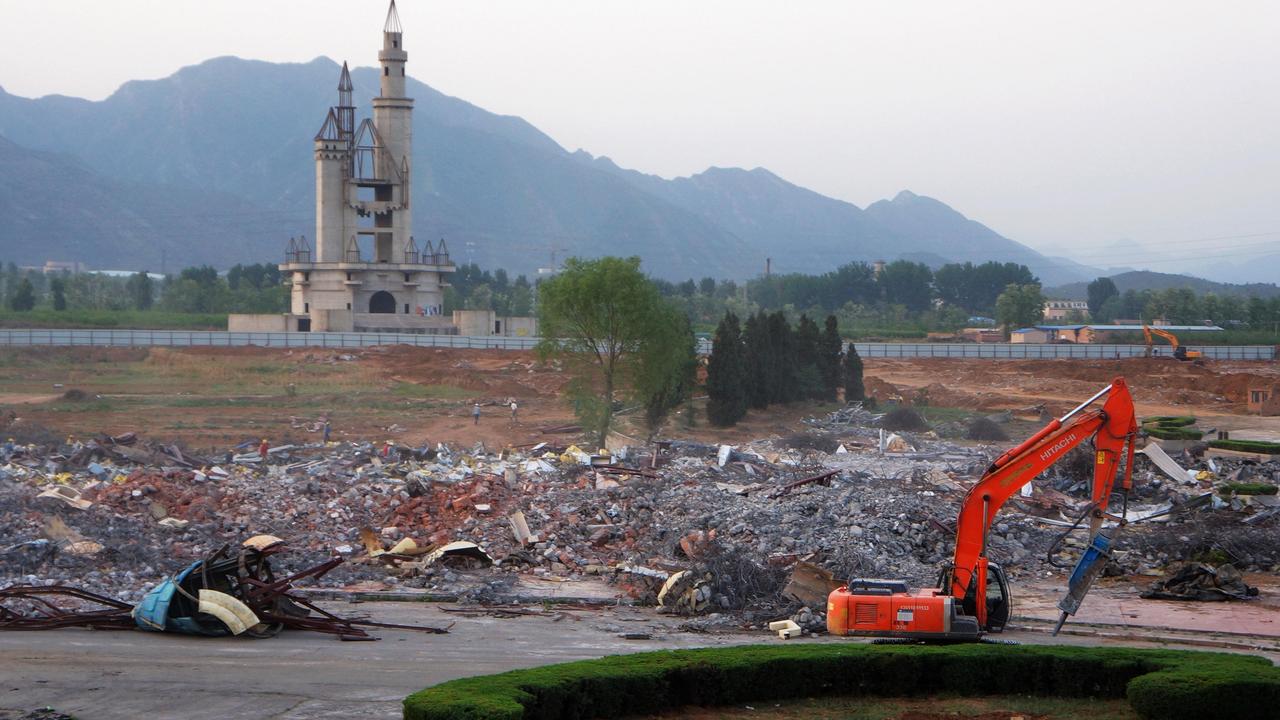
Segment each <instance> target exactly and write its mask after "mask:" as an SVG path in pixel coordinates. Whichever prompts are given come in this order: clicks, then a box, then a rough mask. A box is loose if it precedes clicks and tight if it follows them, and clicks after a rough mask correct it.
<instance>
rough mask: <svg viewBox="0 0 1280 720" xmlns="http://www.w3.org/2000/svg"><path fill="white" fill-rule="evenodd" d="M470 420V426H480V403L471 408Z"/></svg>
mask: <svg viewBox="0 0 1280 720" xmlns="http://www.w3.org/2000/svg"><path fill="white" fill-rule="evenodd" d="M471 420H472V422H471V424H472V425H479V424H480V403H476V404H475V406H474V407H472V408H471Z"/></svg>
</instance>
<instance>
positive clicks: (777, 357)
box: [767, 310, 800, 404]
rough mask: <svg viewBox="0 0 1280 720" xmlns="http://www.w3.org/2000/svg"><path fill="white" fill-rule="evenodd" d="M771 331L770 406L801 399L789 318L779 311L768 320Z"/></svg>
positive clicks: (793, 338) (769, 359)
mask: <svg viewBox="0 0 1280 720" xmlns="http://www.w3.org/2000/svg"><path fill="white" fill-rule="evenodd" d="M768 331H769V356H768V362H767V367H768V378H769V387H768V391H769V404H773V403H787V402H792V401H793V400H799V399H800V392H799V389H798V386H799V383H797V382H796V344H795V337H794V333H792V332H791V325H789V324H788V323H787V316H786V315H783V314H782V311H781V310H779V311H777V312H775V313H773V314H772V315H770V316H769V318H768Z"/></svg>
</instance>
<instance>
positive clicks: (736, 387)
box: [707, 313, 747, 427]
mask: <svg viewBox="0 0 1280 720" xmlns="http://www.w3.org/2000/svg"><path fill="white" fill-rule="evenodd" d="M744 353H745V349H744V348H743V345H742V329H741V326H740V324H739V322H738V316H737V315H734V314H733V313H725V316H724V319H722V320H721V321H720V325H719V326H717V327H716V334H715V339H714V340H713V341H712V345H711V357H710V358H709V359H708V361H707V420H709V421H710V422H711V424H712V425H716V426H718V427H729V426H731V425H734V424H735V423H737V422H738V421H739V420H741V419H742V418H743V416H744V415H746V414H747V392H746V390H747V389H746V381H747V376H746V362H745V358H744Z"/></svg>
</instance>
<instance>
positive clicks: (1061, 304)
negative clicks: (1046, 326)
mask: <svg viewBox="0 0 1280 720" xmlns="http://www.w3.org/2000/svg"><path fill="white" fill-rule="evenodd" d="M1073 311H1078V312H1079V313H1080V317H1082V318H1087V317H1089V303H1087V302H1085V301H1084V300H1046V301H1045V303H1044V319H1045V320H1066V319H1067V318H1068V317H1069V316H1070V315H1071V313H1072V312H1073Z"/></svg>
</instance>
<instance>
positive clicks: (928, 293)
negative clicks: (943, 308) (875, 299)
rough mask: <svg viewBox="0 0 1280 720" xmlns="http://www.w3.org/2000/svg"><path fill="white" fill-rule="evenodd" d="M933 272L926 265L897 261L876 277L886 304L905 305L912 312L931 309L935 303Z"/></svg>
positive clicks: (885, 267)
mask: <svg viewBox="0 0 1280 720" xmlns="http://www.w3.org/2000/svg"><path fill="white" fill-rule="evenodd" d="M932 283H933V272H932V271H930V270H929V266H928V265H925V264H924V263H917V262H910V261H908V260H895V261H893V262H891V263H889V264H888V265H885V266H884V269H883V270H881V271H880V274H879V275H878V276H877V277H876V284H877V285H879V286H880V289H881V291H882V292H883V293H884V299H885V301H886V302H888V303H891V304H894V305H903V306H905V307H906V308H907V309H908V310H910V311H911V312H922V311H924V310H928V309H929V305H930V303H932V301H933V284H932Z"/></svg>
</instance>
